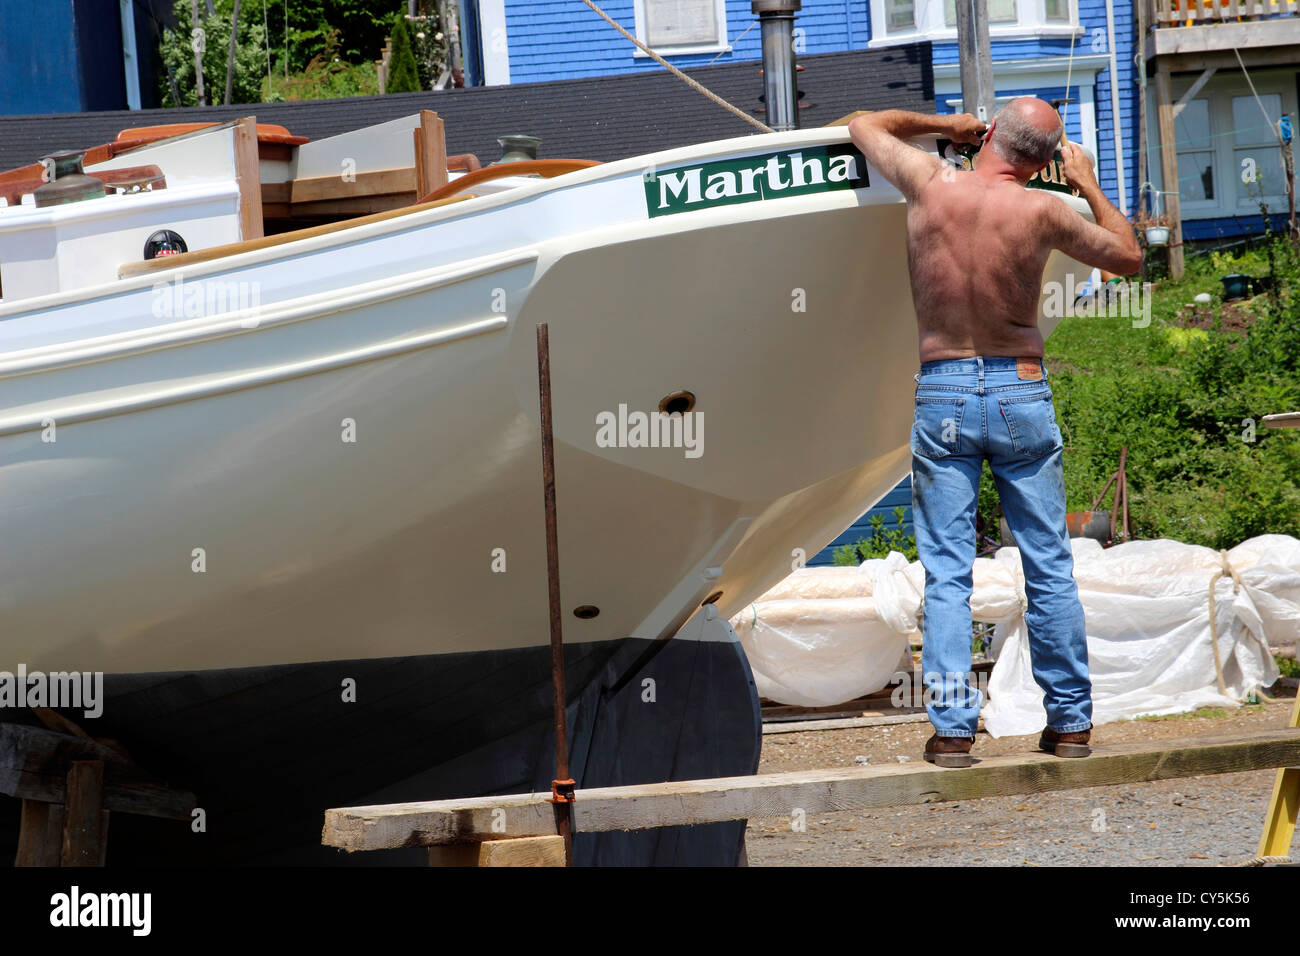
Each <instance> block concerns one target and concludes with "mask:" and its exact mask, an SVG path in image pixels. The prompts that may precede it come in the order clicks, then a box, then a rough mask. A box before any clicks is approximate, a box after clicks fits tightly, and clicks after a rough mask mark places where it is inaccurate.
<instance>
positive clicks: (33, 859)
mask: <svg viewBox="0 0 1300 956" xmlns="http://www.w3.org/2000/svg"><path fill="white" fill-rule="evenodd" d="M62 848H63V805H62V804H60V803H42V802H41V801H39V800H24V801H23V815H22V820H21V822H20V824H19V827H18V853H17V855H16V856H15V857H14V866H58V865H59V860H60V857H61V856H62Z"/></svg>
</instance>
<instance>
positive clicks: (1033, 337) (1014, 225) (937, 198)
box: [849, 97, 1141, 362]
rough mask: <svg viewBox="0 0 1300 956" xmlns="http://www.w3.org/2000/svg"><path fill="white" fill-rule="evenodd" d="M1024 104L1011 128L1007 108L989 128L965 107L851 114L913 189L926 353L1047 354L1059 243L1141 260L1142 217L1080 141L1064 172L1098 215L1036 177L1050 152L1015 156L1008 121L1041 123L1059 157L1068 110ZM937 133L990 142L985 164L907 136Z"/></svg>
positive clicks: (1127, 263) (917, 291)
mask: <svg viewBox="0 0 1300 956" xmlns="http://www.w3.org/2000/svg"><path fill="white" fill-rule="evenodd" d="M1013 107H1014V111H1015V112H1016V115H1015V116H1014V117H1008V122H1007V123H1006V124H1005V125H1004V128H1003V130H1002V132H1001V133H999V131H998V120H997V118H995V119H994V121H993V123H992V124H991V125H990V126H988V127H985V125H984V124H983V123H981V122H980V121H979V120H977V119H975V117H973V116H969V115H965V114H957V115H954V116H930V115H926V114H921V113H906V112H903V111H900V110H885V111H883V112H880V113H868V114H865V115H863V116H859V117H857V118H855V119H854V120H853V121H852V122H851V123H850V124H849V133H850V135H851V137H852V139H853V142H854V144H855V145H857V147H858V148H859V149H861V150H862V152H863V153H864V155H866V157H867V159H868V160H869V161H870V162H871V164H872V166H874V167H875V168H876V169H877V170H878V171H879V172H880V173H881V174H883V175H884V177H885V178H886V179H888V180H889V181H890V182H891V183H893V184H894V185H895V186H897V187H898V189H899V191H900V192H902V194H903V196H904V197H905V198H906V199H907V205H908V209H907V252H908V263H909V268H910V271H911V280H912V299H913V303H914V305H915V307H916V316H917V322H918V327H919V339H920V352H921V355H920V358H921V361H922V362H928V361H933V360H936V359H946V358H971V357H973V356H976V355H984V356H992V355H1002V356H1013V357H1017V358H1041V357H1042V355H1043V336H1042V334H1041V333H1040V332H1039V330H1038V302H1039V297H1040V295H1041V291H1042V278H1043V269H1044V267H1045V266H1046V265H1047V258H1048V256H1049V255H1051V252H1052V250H1053V249H1060V250H1061V251H1063V252H1064V253H1065V254H1066V255H1069V256H1071V257H1072V258H1074V259H1077V260H1079V261H1080V262H1083V263H1085V264H1087V265H1090V266H1097V267H1099V268H1102V269H1106V270H1108V271H1111V272H1115V273H1118V274H1121V275H1127V274H1130V273H1132V272H1135V271H1137V269H1138V268H1139V267H1140V265H1141V250H1140V248H1139V246H1138V244H1137V240H1136V238H1135V237H1134V234H1133V229H1132V227H1131V226H1130V224H1129V222H1128V220H1127V219H1126V218H1125V217H1124V215H1123V213H1121V212H1120V211H1119V210H1118V209H1116V208H1115V207H1114V206H1113V205H1111V203H1110V201H1109V200H1108V199H1107V198H1106V196H1105V194H1104V193H1102V191H1101V187H1100V186H1098V185H1097V180H1096V177H1095V176H1094V174H1093V171H1092V164H1091V162H1089V160H1088V158H1087V157H1086V156H1085V155H1084V154H1083V152H1082V151H1081V150H1080V149H1079V148H1078V147H1076V146H1074V145H1073V144H1071V145H1069V146H1068V147H1065V148H1064V149H1062V156H1063V159H1064V172H1065V175H1066V178H1067V179H1068V181H1069V182H1070V184H1071V185H1072V186H1074V187H1075V188H1076V189H1078V190H1079V194H1080V195H1081V196H1082V197H1083V198H1084V199H1085V200H1086V201H1087V202H1088V205H1089V207H1090V208H1091V210H1092V212H1093V215H1094V217H1095V218H1096V223H1095V224H1094V223H1091V222H1089V221H1088V220H1087V219H1085V218H1084V217H1083V216H1080V215H1079V214H1078V213H1077V212H1075V211H1074V210H1073V209H1071V208H1070V207H1068V206H1067V205H1066V204H1065V203H1063V202H1062V201H1061V200H1060V198H1058V197H1056V196H1052V195H1049V194H1047V193H1044V192H1040V191H1037V190H1028V189H1026V188H1025V184H1026V183H1027V182H1028V181H1029V179H1030V177H1031V176H1033V175H1034V173H1036V172H1037V171H1038V170H1039V169H1041V168H1042V166H1043V165H1044V164H1045V163H1046V160H1044V161H1043V163H1037V162H1036V161H1024V160H1023V159H1022V161H1020V162H1018V163H1016V162H1010V161H1008V160H1007V159H1006V157H1005V155H1004V154H1003V150H1004V146H1003V143H1004V142H1006V141H1009V139H1010V137H1009V136H1008V134H1007V132H1006V130H1007V128H1009V127H1010V126H1011V121H1012V120H1014V121H1015V122H1016V123H1018V124H1019V127H1020V130H1021V132H1022V133H1023V131H1024V130H1025V129H1026V128H1029V129H1032V130H1036V131H1038V132H1037V135H1038V136H1039V141H1040V143H1044V144H1046V147H1047V149H1048V157H1049V158H1050V149H1051V147H1052V146H1053V145H1054V144H1053V142H1052V137H1053V136H1056V137H1059V135H1060V117H1059V116H1058V115H1057V113H1056V111H1055V110H1054V109H1053V108H1052V107H1051V106H1049V105H1048V104H1047V103H1044V102H1043V101H1041V100H1035V99H1033V98H1032V97H1022V98H1020V100H1018V101H1013ZM1000 115H1001V114H1000ZM926 133H936V134H939V135H941V136H946V137H949V138H951V139H952V140H953V141H954V142H958V143H970V144H984V145H983V146H982V148H981V150H980V152H979V154H978V157H977V159H976V165H975V169H974V170H971V171H959V170H957V169H955V168H953V167H951V166H950V165H948V164H947V163H944V162H943V161H941V160H940V159H939V158H938V157H937V156H935V155H934V154H933V153H929V152H927V151H924V150H921V149H918V148H917V147H915V146H912V145H911V144H909V143H907V142H905V140H907V139H910V138H912V137H916V136H921V135H924V134H926ZM986 134H987V135H986ZM999 137H1000V138H999ZM1008 152H1013V151H1011V150H1008Z"/></svg>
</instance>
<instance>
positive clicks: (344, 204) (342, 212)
mask: <svg viewBox="0 0 1300 956" xmlns="http://www.w3.org/2000/svg"><path fill="white" fill-rule="evenodd" d="M415 198H416V197H415V190H411V191H410V192H409V193H390V194H388V195H385V196H356V197H354V198H352V199H319V200H317V201H316V202H297V203H293V204H292V205H291V206H290V207H289V212H290V214H291V215H292V216H293V217H294V218H298V219H311V218H312V217H313V216H314V217H317V218H326V217H329V218H332V219H354V218H357V217H360V216H372V215H375V214H376V213H381V212H393V211H395V210H400V209H406V208H408V207H410V205H411V204H412V203H414V202H415Z"/></svg>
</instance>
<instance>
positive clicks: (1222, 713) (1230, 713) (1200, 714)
mask: <svg viewBox="0 0 1300 956" xmlns="http://www.w3.org/2000/svg"><path fill="white" fill-rule="evenodd" d="M1264 706H1265V705H1264V704H1243V705H1242V706H1240V707H1238V708H1237V709H1236V710H1227V709H1225V708H1223V707H1202V708H1200V709H1199V710H1193V711H1191V712H1189V713H1186V714H1150V715H1147V716H1145V717H1134V718H1133V719H1134V720H1150V721H1155V720H1223V719H1224V718H1225V717H1239V716H1241V715H1242V714H1254V713H1258V712H1259V711H1261V710H1263V709H1264Z"/></svg>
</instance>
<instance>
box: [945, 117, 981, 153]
mask: <svg viewBox="0 0 1300 956" xmlns="http://www.w3.org/2000/svg"><path fill="white" fill-rule="evenodd" d="M949 123H950V125H951V127H952V128H951V129H950V130H949V131H948V136H949V137H951V139H952V141H953V142H954V143H969V144H970V145H972V146H979V145H980V143H981V142H983V140H984V134H985V133H987V132H988V124H986V123H984V122H983V121H982V120H979V119H976V118H975V117H974V116H971V114H970V113H958V114H956V115H955V116H952V117H950V118H949Z"/></svg>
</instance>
